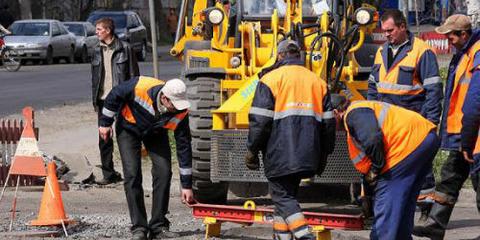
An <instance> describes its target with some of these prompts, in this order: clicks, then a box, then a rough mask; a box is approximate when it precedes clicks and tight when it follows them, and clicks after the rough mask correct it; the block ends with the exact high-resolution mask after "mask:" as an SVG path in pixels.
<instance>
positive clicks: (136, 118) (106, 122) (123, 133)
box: [99, 76, 194, 240]
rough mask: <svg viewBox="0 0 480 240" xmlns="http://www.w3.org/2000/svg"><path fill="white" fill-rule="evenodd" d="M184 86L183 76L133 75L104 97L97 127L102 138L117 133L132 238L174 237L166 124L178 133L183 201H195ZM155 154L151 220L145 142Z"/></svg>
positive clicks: (176, 138)
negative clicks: (146, 198)
mask: <svg viewBox="0 0 480 240" xmlns="http://www.w3.org/2000/svg"><path fill="white" fill-rule="evenodd" d="M189 107H190V103H189V102H188V101H187V100H186V86H185V84H184V83H183V81H182V80H180V79H172V80H169V81H167V82H166V83H164V82H162V81H160V80H158V79H155V78H150V77H143V76H141V77H135V78H133V79H131V80H129V81H126V82H123V83H121V84H119V85H118V86H116V87H114V88H113V89H112V91H111V92H110V93H109V94H108V96H107V98H106V99H105V104H104V107H103V109H102V110H101V112H102V115H101V117H100V119H99V133H100V137H101V138H102V139H104V140H107V139H110V138H111V136H112V132H113V130H112V124H113V121H114V117H115V116H116V117H117V122H116V130H115V132H116V134H117V142H118V148H119V150H120V156H121V159H122V165H123V174H124V177H125V180H124V188H125V194H126V197H127V203H128V209H129V212H130V219H131V221H132V228H131V231H132V235H133V239H134V240H144V239H146V236H147V232H150V239H162V238H176V237H178V236H179V235H178V234H176V233H173V232H170V230H169V225H170V222H169V221H168V219H167V218H166V217H165V215H166V214H167V212H168V201H169V199H170V181H171V178H172V171H171V164H172V163H171V155H170V154H171V153H170V143H169V139H168V130H172V131H173V133H174V136H175V142H176V149H177V158H178V165H179V172H180V183H181V187H182V193H181V194H182V202H183V203H185V202H189V203H192V202H193V201H194V200H193V193H192V148H191V135H190V128H189V125H188V108H189ZM142 143H143V144H144V145H145V148H146V149H147V152H148V154H149V156H150V159H151V160H152V176H153V198H152V214H151V219H150V222H148V223H147V214H146V211H145V203H144V199H143V196H144V194H143V187H142V168H141V163H142V160H141V154H140V152H141V146H142Z"/></svg>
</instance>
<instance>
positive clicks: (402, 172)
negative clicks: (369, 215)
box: [370, 132, 440, 240]
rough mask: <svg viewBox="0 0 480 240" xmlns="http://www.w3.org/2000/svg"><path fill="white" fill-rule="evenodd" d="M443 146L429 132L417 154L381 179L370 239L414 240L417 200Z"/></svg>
mask: <svg viewBox="0 0 480 240" xmlns="http://www.w3.org/2000/svg"><path fill="white" fill-rule="evenodd" d="M439 145H440V141H439V139H438V137H437V135H436V134H435V133H433V132H431V133H429V134H428V135H427V137H426V138H425V140H424V141H423V142H422V143H421V144H420V146H419V147H418V148H417V149H416V150H415V151H413V152H412V153H411V154H410V155H408V156H407V157H406V158H405V159H403V160H402V161H401V162H400V163H398V164H397V165H396V166H394V167H393V168H392V169H390V170H389V171H387V172H385V173H383V174H381V175H380V176H379V179H378V182H377V186H376V187H375V202H374V221H373V226H372V231H371V233H370V239H381V240H395V239H402V240H403V239H412V236H411V234H412V229H413V222H414V215H415V207H416V202H417V197H418V194H419V192H420V189H421V187H422V184H423V182H424V181H425V174H426V173H427V172H428V170H429V169H431V168H432V161H433V158H434V157H435V154H436V153H437V150H438V147H439Z"/></svg>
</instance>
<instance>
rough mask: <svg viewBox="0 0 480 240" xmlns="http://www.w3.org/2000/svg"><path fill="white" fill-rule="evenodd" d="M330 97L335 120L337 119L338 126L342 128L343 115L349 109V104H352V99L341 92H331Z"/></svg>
mask: <svg viewBox="0 0 480 240" xmlns="http://www.w3.org/2000/svg"><path fill="white" fill-rule="evenodd" d="M330 98H331V102H332V107H333V113H334V116H335V120H337V128H342V126H343V116H344V115H345V111H347V108H348V106H350V101H349V100H348V99H347V98H346V97H345V96H342V95H340V94H331V95H330Z"/></svg>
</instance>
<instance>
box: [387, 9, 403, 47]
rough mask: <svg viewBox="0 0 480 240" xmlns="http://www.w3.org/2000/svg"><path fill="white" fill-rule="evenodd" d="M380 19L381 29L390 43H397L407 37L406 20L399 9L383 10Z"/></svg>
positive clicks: (400, 42)
mask: <svg viewBox="0 0 480 240" xmlns="http://www.w3.org/2000/svg"><path fill="white" fill-rule="evenodd" d="M380 21H381V23H382V31H383V33H384V34H385V37H386V38H387V41H388V42H389V43H390V44H392V45H399V44H402V43H404V42H405V41H406V40H407V39H408V28H407V20H406V19H405V16H403V13H402V12H401V11H400V10H398V9H388V10H385V12H384V13H383V15H382V18H381V19H380Z"/></svg>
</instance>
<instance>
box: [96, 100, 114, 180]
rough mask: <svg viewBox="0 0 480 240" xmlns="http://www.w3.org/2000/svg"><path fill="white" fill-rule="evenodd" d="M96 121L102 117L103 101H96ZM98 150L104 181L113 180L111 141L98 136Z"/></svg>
mask: <svg viewBox="0 0 480 240" xmlns="http://www.w3.org/2000/svg"><path fill="white" fill-rule="evenodd" d="M97 106H98V108H97V113H98V119H100V116H102V109H103V101H102V100H98V101H97ZM98 148H99V149H100V160H101V162H102V173H103V178H104V179H113V178H114V177H115V169H114V167H113V139H112V138H108V140H107V141H105V140H103V139H102V138H101V137H100V135H99V136H98Z"/></svg>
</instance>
